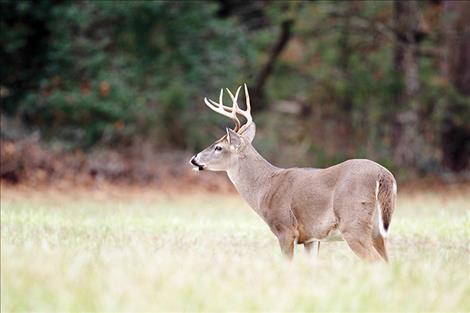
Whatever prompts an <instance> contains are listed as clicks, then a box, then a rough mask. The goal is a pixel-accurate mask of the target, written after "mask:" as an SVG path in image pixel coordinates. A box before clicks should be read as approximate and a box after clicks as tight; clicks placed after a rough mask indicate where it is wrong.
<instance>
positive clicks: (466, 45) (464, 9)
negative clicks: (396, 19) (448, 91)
mask: <svg viewBox="0 0 470 313" xmlns="http://www.w3.org/2000/svg"><path fill="white" fill-rule="evenodd" d="M444 13H445V15H446V17H447V18H446V19H445V20H443V28H444V34H445V56H444V57H443V58H441V66H442V72H443V73H442V74H443V77H445V79H447V80H448V81H449V82H450V83H451V85H452V86H453V88H455V90H456V91H457V92H458V93H460V94H461V95H463V96H466V97H470V23H469V21H470V2H467V1H444ZM447 110H448V114H446V116H445V118H444V121H443V128H442V134H441V135H442V139H441V144H442V154H443V162H444V165H445V166H446V167H448V168H450V169H451V170H453V171H461V170H463V169H465V168H467V167H468V166H469V162H470V161H469V160H470V101H469V100H468V98H467V100H465V99H462V98H461V97H455V96H454V97H450V98H449V99H448V103H447Z"/></svg>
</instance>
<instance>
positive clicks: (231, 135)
mask: <svg viewBox="0 0 470 313" xmlns="http://www.w3.org/2000/svg"><path fill="white" fill-rule="evenodd" d="M226 131H227V140H228V143H229V144H230V145H231V146H233V147H234V148H235V149H238V148H240V146H241V144H242V137H241V136H240V135H239V134H237V133H236V132H234V131H233V130H232V129H230V128H226Z"/></svg>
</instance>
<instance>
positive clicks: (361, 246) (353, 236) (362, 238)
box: [342, 230, 383, 262]
mask: <svg viewBox="0 0 470 313" xmlns="http://www.w3.org/2000/svg"><path fill="white" fill-rule="evenodd" d="M342 235H343V238H344V240H346V242H347V243H348V245H349V247H350V248H351V250H352V251H353V252H354V253H355V254H356V255H357V256H359V257H360V258H362V259H364V260H367V261H371V262H377V261H382V260H383V259H382V257H381V256H380V254H379V253H378V252H377V250H375V248H374V245H373V243H372V238H371V236H370V235H369V234H365V233H358V232H354V231H348V230H343V231H342Z"/></svg>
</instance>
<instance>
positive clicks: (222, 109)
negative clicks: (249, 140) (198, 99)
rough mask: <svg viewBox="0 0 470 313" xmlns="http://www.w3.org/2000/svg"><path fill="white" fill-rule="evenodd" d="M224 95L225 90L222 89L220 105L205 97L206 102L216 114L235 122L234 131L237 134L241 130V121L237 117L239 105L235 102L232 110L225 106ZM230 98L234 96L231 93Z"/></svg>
mask: <svg viewBox="0 0 470 313" xmlns="http://www.w3.org/2000/svg"><path fill="white" fill-rule="evenodd" d="M223 93H224V90H223V89H220V95H219V103H217V102H215V101H213V100H211V99H208V98H207V97H204V102H205V103H206V105H207V106H208V107H209V108H210V109H211V110H213V111H215V112H217V113H219V114H221V115H223V116H226V117H228V118H230V119H231V120H232V121H234V123H235V127H234V128H233V130H234V131H235V132H237V131H238V130H239V129H240V120H239V119H238V117H237V104H236V102H235V101H234V103H233V107H232V108H230V107H227V106H225V105H223V103H222V102H223ZM230 96H232V94H231V93H230Z"/></svg>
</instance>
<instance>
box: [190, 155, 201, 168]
mask: <svg viewBox="0 0 470 313" xmlns="http://www.w3.org/2000/svg"><path fill="white" fill-rule="evenodd" d="M196 156H197V154H196V155H194V156H193V157H192V158H191V161H189V163H191V164H192V165H194V166H198V165H199V164H197V162H196Z"/></svg>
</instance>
